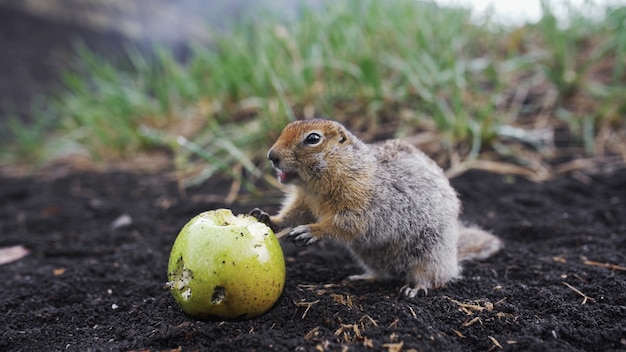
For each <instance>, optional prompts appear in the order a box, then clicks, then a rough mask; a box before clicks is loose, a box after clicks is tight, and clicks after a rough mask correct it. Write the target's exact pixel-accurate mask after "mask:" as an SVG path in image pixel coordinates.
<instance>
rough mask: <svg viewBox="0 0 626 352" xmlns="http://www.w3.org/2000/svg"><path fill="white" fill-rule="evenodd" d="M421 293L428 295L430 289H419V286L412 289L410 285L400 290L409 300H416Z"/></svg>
mask: <svg viewBox="0 0 626 352" xmlns="http://www.w3.org/2000/svg"><path fill="white" fill-rule="evenodd" d="M420 292H423V293H424V296H427V295H428V289H427V288H426V287H419V286H414V287H411V286H410V285H405V286H402V288H400V293H401V294H403V295H404V296H405V297H407V298H414V297H415V296H417V295H418V294H420Z"/></svg>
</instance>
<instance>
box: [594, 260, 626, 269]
mask: <svg viewBox="0 0 626 352" xmlns="http://www.w3.org/2000/svg"><path fill="white" fill-rule="evenodd" d="M583 264H585V265H592V266H599V267H602V268H607V269H611V270H619V271H626V267H624V266H620V265H615V264H609V263H600V262H594V261H593V260H585V261H584V262H583Z"/></svg>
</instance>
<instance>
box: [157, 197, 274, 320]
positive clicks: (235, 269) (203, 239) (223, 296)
mask: <svg viewBox="0 0 626 352" xmlns="http://www.w3.org/2000/svg"><path fill="white" fill-rule="evenodd" d="M167 274H168V275H167V276H168V283H167V285H168V286H169V288H170V290H171V292H172V295H173V296H174V298H175V299H176V301H177V302H178V304H179V305H180V307H181V308H182V310H183V311H184V312H185V313H187V314H189V315H190V316H193V317H195V318H198V319H223V320H242V319H249V318H253V317H256V316H259V315H261V314H263V313H265V312H266V311H268V310H269V309H270V308H271V307H272V306H273V305H274V303H276V301H277V300H278V298H279V297H280V295H281V293H282V290H283V287H284V284H285V259H284V256H283V252H282V248H281V247H280V243H279V242H278V239H277V238H276V236H275V235H274V232H273V231H272V230H271V229H270V228H269V227H268V226H267V225H265V224H263V223H261V222H259V221H258V220H257V219H255V218H254V217H252V216H248V215H239V216H234V215H233V213H232V212H231V211H230V210H229V209H218V210H211V211H207V212H203V213H201V214H199V215H197V216H196V217H194V218H193V219H191V220H190V221H189V222H188V223H187V224H186V225H185V226H184V227H183V228H182V230H181V231H180V233H179V234H178V237H177V238H176V240H175V241H174V245H173V247H172V251H171V253H170V259H169V265H168V273H167Z"/></svg>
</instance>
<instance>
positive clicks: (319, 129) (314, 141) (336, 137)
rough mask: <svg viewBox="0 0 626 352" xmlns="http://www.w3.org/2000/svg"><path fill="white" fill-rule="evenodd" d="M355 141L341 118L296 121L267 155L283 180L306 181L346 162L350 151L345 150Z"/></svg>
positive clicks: (321, 175) (286, 129)
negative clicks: (342, 123) (335, 119)
mask: <svg viewBox="0 0 626 352" xmlns="http://www.w3.org/2000/svg"><path fill="white" fill-rule="evenodd" d="M355 141H356V137H354V136H353V135H352V134H351V133H350V132H349V131H348V130H347V129H346V128H345V127H344V126H343V125H341V124H340V123H338V122H335V121H329V120H318V119H315V120H302V121H295V122H292V123H290V124H288V125H287V126H286V127H285V129H284V130H283V132H282V133H281V134H280V137H278V140H277V141H276V143H274V145H273V146H272V148H270V150H269V152H268V153H267V158H268V159H269V160H270V161H271V162H272V166H274V168H275V169H276V170H277V171H278V179H279V181H280V182H281V183H283V184H287V183H292V184H296V185H298V184H306V183H308V182H310V181H313V180H319V179H321V178H322V177H323V175H324V174H325V173H326V172H327V171H329V169H332V168H333V167H336V166H337V165H340V164H341V163H344V162H346V161H347V160H345V157H346V156H347V155H348V153H349V152H348V153H347V152H346V151H342V150H344V149H345V150H350V149H351V148H352V146H353V142H355ZM359 143H360V142H359ZM330 171H331V172H332V171H333V170H330Z"/></svg>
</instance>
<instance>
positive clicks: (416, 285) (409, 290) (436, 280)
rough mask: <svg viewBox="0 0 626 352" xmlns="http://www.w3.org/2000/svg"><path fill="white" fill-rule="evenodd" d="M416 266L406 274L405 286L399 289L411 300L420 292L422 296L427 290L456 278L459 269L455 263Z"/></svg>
mask: <svg viewBox="0 0 626 352" xmlns="http://www.w3.org/2000/svg"><path fill="white" fill-rule="evenodd" d="M454 259H455V260H454V261H448V262H447V263H430V264H424V263H422V264H417V265H414V266H413V267H412V268H410V270H409V272H408V274H407V282H408V283H407V284H406V285H405V286H403V287H402V288H401V289H400V292H401V293H403V294H404V295H405V296H406V297H409V298H413V297H415V296H417V295H418V294H419V293H420V292H421V291H422V292H424V295H427V294H428V290H431V289H436V288H439V287H442V286H444V285H445V284H446V283H448V282H450V281H452V280H454V279H456V278H458V276H459V273H460V267H459V265H458V263H457V262H456V258H454Z"/></svg>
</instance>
